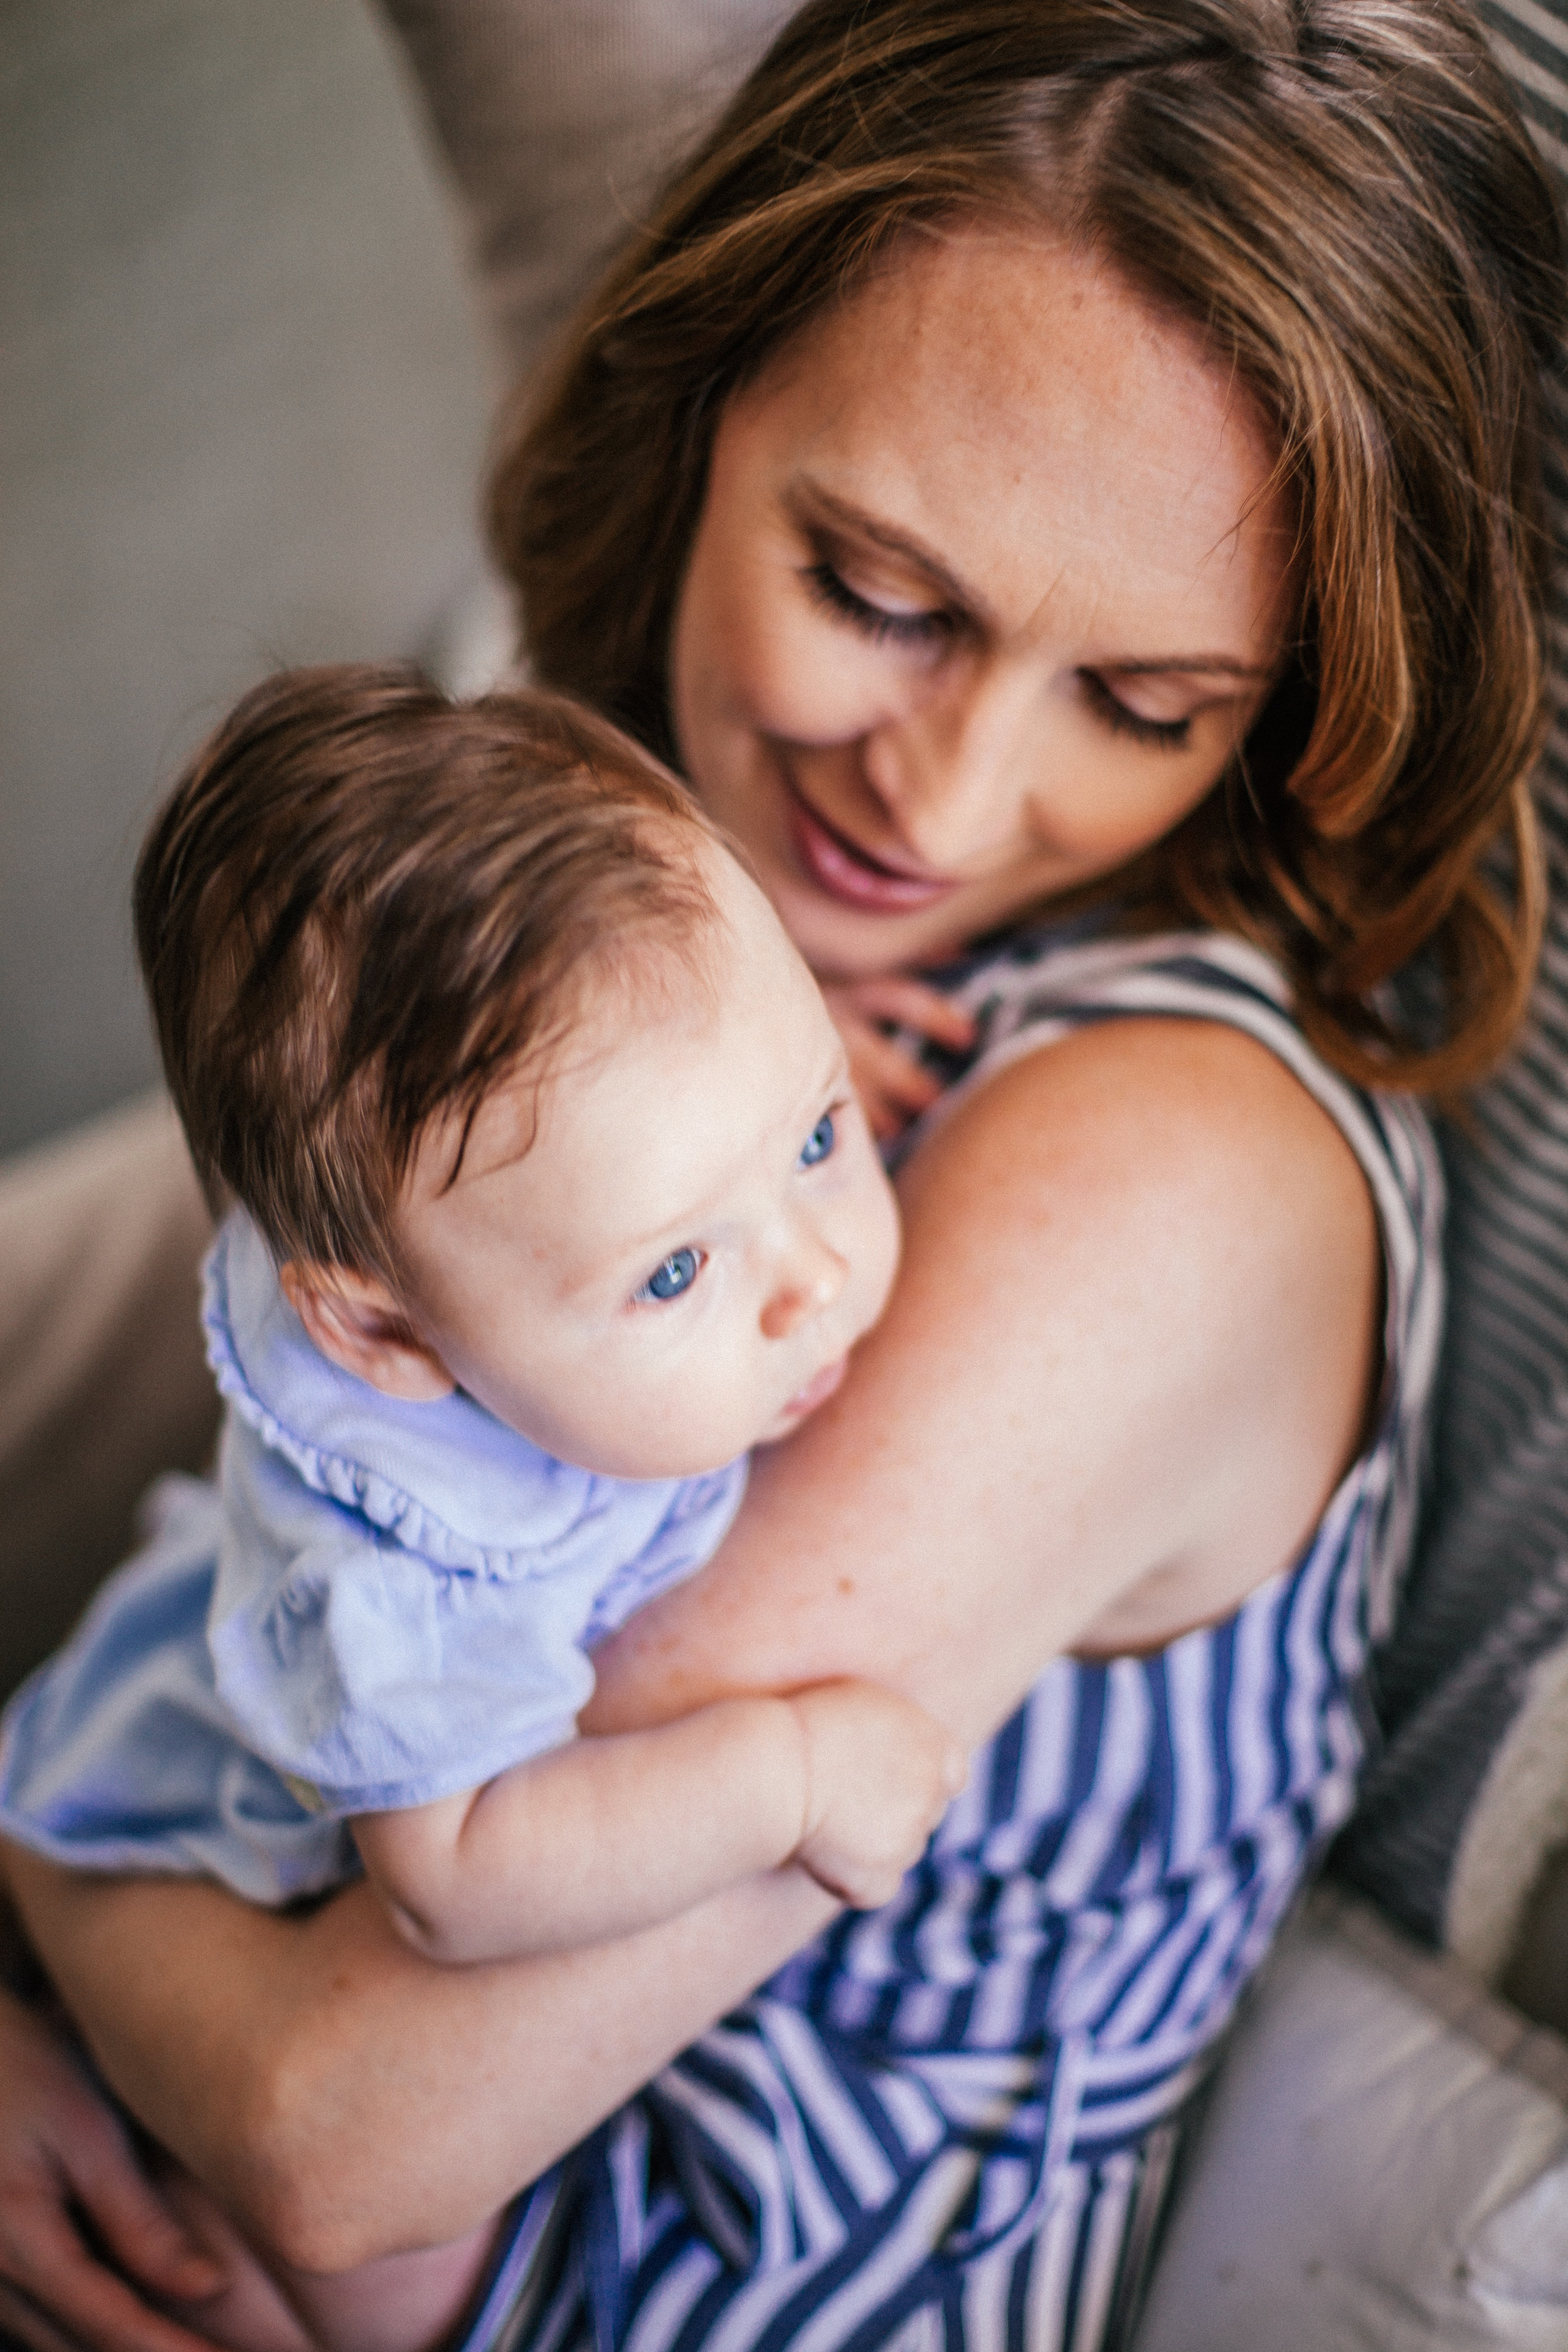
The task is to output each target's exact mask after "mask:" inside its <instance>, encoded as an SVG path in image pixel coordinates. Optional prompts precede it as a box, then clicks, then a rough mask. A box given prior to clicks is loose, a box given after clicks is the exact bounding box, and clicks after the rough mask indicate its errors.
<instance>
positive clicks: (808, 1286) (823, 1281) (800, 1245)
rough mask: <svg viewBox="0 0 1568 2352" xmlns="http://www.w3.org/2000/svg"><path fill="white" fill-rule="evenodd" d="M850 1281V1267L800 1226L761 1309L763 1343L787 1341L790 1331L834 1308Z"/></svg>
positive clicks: (824, 1243)
mask: <svg viewBox="0 0 1568 2352" xmlns="http://www.w3.org/2000/svg"><path fill="white" fill-rule="evenodd" d="M848 1278H849V1264H848V1260H847V1258H843V1257H840V1255H838V1252H837V1250H836V1249H833V1248H831V1247H830V1246H829V1244H827V1243H826V1241H824V1240H823V1238H822V1236H821V1234H817V1233H814V1232H813V1231H812V1230H811V1229H810V1227H808V1226H803V1227H801V1228H800V1229H799V1230H798V1231H797V1232H796V1233H795V1234H792V1236H791V1239H790V1246H789V1249H788V1251H787V1253H786V1255H785V1256H784V1259H783V1261H782V1262H781V1263H780V1265H778V1267H777V1268H776V1270H775V1272H774V1276H773V1284H772V1286H771V1287H770V1289H769V1292H768V1296H767V1299H766V1301H765V1303H764V1305H763V1313H762V1326H763V1339H788V1337H789V1335H790V1333H791V1332H792V1331H795V1330H798V1329H799V1328H800V1326H801V1325H802V1324H803V1323H807V1322H809V1321H810V1320H811V1318H812V1317H813V1316H814V1315H820V1314H822V1313H823V1312H824V1311H825V1310H826V1308H827V1307H831V1306H832V1305H833V1302H834V1300H835V1299H836V1298H837V1297H838V1294H839V1292H840V1291H841V1290H842V1289H843V1287H844V1285H845V1283H846V1282H847V1280H848Z"/></svg>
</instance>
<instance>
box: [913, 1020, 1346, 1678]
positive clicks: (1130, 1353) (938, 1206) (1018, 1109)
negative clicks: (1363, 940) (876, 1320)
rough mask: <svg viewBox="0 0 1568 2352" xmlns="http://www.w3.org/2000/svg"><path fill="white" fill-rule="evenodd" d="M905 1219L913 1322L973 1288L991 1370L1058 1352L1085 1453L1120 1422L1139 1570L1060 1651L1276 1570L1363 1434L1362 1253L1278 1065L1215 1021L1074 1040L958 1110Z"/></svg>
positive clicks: (1342, 1170) (1222, 1600)
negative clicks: (923, 1305) (1066, 1368)
mask: <svg viewBox="0 0 1568 2352" xmlns="http://www.w3.org/2000/svg"><path fill="white" fill-rule="evenodd" d="M905 1213H906V1219H907V1223H908V1230H909V1236H910V1240H909V1246H910V1269H911V1275H912V1277H913V1285H914V1286H915V1287H916V1288H917V1289H923V1288H925V1287H926V1286H928V1285H929V1286H931V1290H930V1296H929V1298H928V1312H930V1311H934V1313H935V1314H936V1316H937V1317H938V1318H941V1317H942V1316H944V1315H951V1314H954V1313H957V1312H959V1311H961V1310H960V1308H959V1298H960V1296H961V1294H962V1292H963V1290H965V1289H972V1290H973V1292H974V1293H975V1294H976V1295H977V1296H978V1295H984V1297H985V1298H986V1300H987V1302H988V1312H989V1317H990V1318H991V1337H992V1339H993V1341H994V1342H997V1343H999V1344H1001V1345H1003V1346H1004V1347H1005V1349H1007V1350H1008V1353H1009V1356H1010V1359H1011V1360H1012V1361H1013V1362H1014V1363H1015V1364H1022V1363H1023V1362H1025V1361H1026V1360H1028V1358H1029V1356H1030V1355H1031V1354H1034V1353H1035V1352H1037V1347H1041V1348H1043V1349H1044V1350H1045V1351H1046V1352H1047V1354H1048V1356H1049V1357H1050V1359H1051V1360H1053V1362H1055V1363H1056V1364H1057V1365H1058V1367H1059V1366H1060V1363H1061V1359H1062V1356H1063V1355H1064V1353H1070V1355H1071V1357H1072V1360H1074V1362H1075V1363H1076V1364H1077V1366H1078V1367H1079V1385H1078V1388H1077V1392H1076V1394H1075V1395H1074V1396H1073V1398H1072V1402H1071V1412H1072V1419H1073V1422H1074V1423H1075V1424H1077V1425H1078V1426H1079V1429H1080V1432H1081V1434H1082V1437H1083V1442H1084V1444H1086V1446H1087V1447H1088V1448H1089V1452H1090V1454H1091V1455H1092V1454H1097V1453H1099V1452H1100V1448H1101V1447H1102V1446H1104V1445H1105V1444H1106V1443H1107V1441H1106V1439H1105V1436H1104V1431H1105V1427H1106V1424H1107V1423H1110V1422H1111V1421H1114V1420H1120V1421H1121V1423H1122V1428H1121V1432H1120V1433H1119V1434H1117V1435H1115V1436H1113V1437H1112V1438H1111V1439H1110V1441H1109V1444H1110V1454H1111V1455H1112V1456H1113V1457H1115V1458H1116V1459H1117V1460H1118V1461H1119V1464H1120V1469H1119V1473H1118V1475H1120V1477H1121V1478H1122V1479H1125V1480H1126V1481H1129V1482H1136V1484H1137V1485H1138V1486H1140V1487H1141V1488H1142V1490H1143V1492H1144V1494H1145V1496H1146V1497H1147V1502H1148V1507H1149V1509H1150V1512H1151V1522H1150V1524H1149V1526H1148V1528H1147V1531H1146V1536H1145V1538H1144V1541H1143V1543H1142V1545H1141V1546H1139V1549H1140V1550H1141V1551H1142V1555H1143V1563H1144V1564H1143V1566H1142V1570H1141V1572H1140V1574H1139V1575H1138V1576H1137V1577H1136V1578H1134V1579H1133V1580H1131V1582H1130V1583H1129V1584H1126V1585H1124V1586H1121V1589H1120V1590H1118V1591H1114V1592H1111V1593H1110V1594H1109V1595H1108V1598H1107V1601H1106V1604H1105V1606H1104V1607H1103V1608H1101V1609H1100V1610H1098V1611H1096V1612H1093V1614H1092V1616H1091V1619H1090V1621H1089V1623H1088V1624H1087V1625H1086V1626H1085V1627H1084V1628H1083V1629H1082V1630H1081V1631H1080V1632H1079V1633H1078V1635H1077V1637H1076V1638H1077V1641H1078V1642H1079V1645H1081V1646H1088V1647H1092V1648H1108V1649H1110V1648H1121V1647H1133V1646H1144V1645H1145V1644H1149V1643H1155V1642H1158V1641H1162V1640H1167V1639H1169V1638H1170V1637H1171V1636H1172V1634H1173V1633H1176V1632H1179V1631H1182V1630H1184V1629H1185V1627H1186V1626H1188V1625H1190V1624H1194V1623H1197V1622H1203V1621H1204V1620H1205V1619H1207V1618H1211V1617H1214V1616H1216V1615H1218V1614H1220V1613H1222V1612H1224V1611H1226V1610H1227V1609H1229V1608H1231V1607H1234V1606H1235V1605H1236V1603H1237V1601H1239V1600H1240V1599H1241V1598H1243V1597H1244V1595H1245V1594H1246V1593H1247V1591H1251V1590H1252V1589H1253V1587H1254V1586H1255V1585H1257V1584H1258V1583H1259V1582H1261V1581H1262V1580H1265V1579H1266V1578H1267V1577H1268V1576H1269V1575H1271V1574H1272V1573H1273V1572H1274V1571H1275V1570H1277V1569H1278V1568H1279V1567H1280V1566H1282V1565H1283V1564H1284V1563H1285V1561H1286V1560H1287V1559H1289V1558H1290V1557H1292V1556H1293V1554H1294V1553H1295V1551H1296V1549H1298V1547H1299V1546H1300V1543H1301V1541H1302V1540H1303V1539H1304V1538H1305V1537H1306V1536H1307V1535H1308V1534H1309V1533H1310V1529H1311V1528H1312V1526H1313V1525H1314V1524H1315V1523H1316V1520H1317V1518H1318V1517H1320V1516H1321V1510H1322V1507H1323V1506H1324V1504H1325V1503H1326V1501H1327V1499H1328V1496H1329V1495H1330V1494H1331V1491H1332V1489H1333V1487H1334V1486H1335V1485H1336V1483H1337V1482H1338V1480H1339V1478H1340V1477H1341V1475H1342V1474H1343V1472H1344V1470H1345V1468H1346V1467H1347V1466H1348V1465H1349V1463H1350V1462H1351V1461H1352V1459H1353V1457H1354V1455H1355V1454H1356V1452H1357V1450H1358V1448H1359V1445H1360V1444H1361V1442H1362V1438H1363V1433H1364V1430H1365V1426H1366V1423H1367V1418H1368V1412H1369V1407H1370V1401H1371V1397H1372V1394H1373V1389H1374V1387H1375V1383H1376V1380H1377V1376H1378V1371H1379V1368H1380V1343H1379V1335H1378V1326H1379V1315H1380V1308H1381V1302H1382V1279H1381V1265H1382V1259H1381V1249H1380V1243H1379V1234H1378V1226H1377V1219H1376V1214H1375V1212H1374V1209H1373V1201H1372V1195H1371V1192H1370V1188H1369V1186H1368V1183H1367V1180H1366V1178H1365V1176H1364V1174H1363V1171H1362V1168H1361V1166H1360V1164H1359V1162H1358V1160H1357V1159H1356V1157H1355V1154H1354V1152H1353V1151H1352V1148H1351V1146H1350V1144H1349V1142H1348V1141H1347V1139H1346V1138H1345V1136H1344V1134H1343V1133H1342V1130H1341V1129H1340V1128H1339V1127H1338V1126H1337V1125H1336V1123H1335V1122H1334V1120H1333V1119H1332V1118H1331V1117H1330V1116H1329V1114H1328V1112H1327V1111H1326V1110H1325V1109H1324V1108H1323V1107H1322V1105H1321V1103H1320V1102H1319V1101H1318V1100H1317V1099H1316V1098H1315V1097H1314V1096H1313V1095H1311V1094H1310V1092H1309V1091H1308V1090H1307V1088H1306V1087H1304V1086H1303V1085H1302V1084H1301V1082H1300V1079H1299V1078H1298V1077H1297V1076H1295V1074H1294V1073H1293V1072H1292V1071H1291V1070H1290V1069H1289V1067H1288V1066H1287V1065H1286V1064H1285V1063H1284V1062H1282V1061H1281V1060H1280V1059H1279V1056H1278V1055H1275V1054H1274V1053H1272V1052H1271V1051H1270V1050H1269V1049H1268V1047H1267V1046H1266V1045H1261V1044H1259V1043H1258V1041H1257V1040H1256V1039H1254V1038H1253V1037H1251V1036H1249V1035H1247V1034H1246V1033H1245V1032H1243V1031H1241V1030H1238V1029H1236V1028H1233V1027H1231V1026H1229V1025H1227V1024H1221V1023H1217V1022H1206V1021H1191V1020H1134V1021H1124V1022H1113V1023H1112V1022H1107V1023H1101V1024H1096V1025H1095V1026H1093V1027H1091V1028H1085V1029H1082V1030H1079V1032H1078V1033H1077V1034H1075V1035H1073V1036H1072V1037H1070V1038H1068V1039H1066V1040H1064V1041H1062V1042H1061V1043H1060V1044H1058V1045H1052V1046H1051V1047H1049V1048H1047V1049H1044V1050H1042V1051H1040V1052H1038V1053H1035V1054H1030V1055H1026V1056H1025V1057H1023V1058H1021V1059H1019V1060H1017V1061H1015V1062H1014V1063H1012V1064H1011V1065H1010V1066H1008V1067H1006V1068H1005V1069H1004V1070H1002V1071H1000V1072H999V1073H998V1075H997V1076H996V1077H995V1078H994V1080H992V1081H991V1082H989V1083H987V1084H984V1085H982V1086H981V1087H977V1088H976V1089H975V1090H974V1091H973V1094H972V1095H971V1096H970V1097H968V1098H967V1099H966V1100H965V1102H964V1103H963V1105H962V1106H960V1107H959V1108H958V1109H957V1110H956V1111H955V1113H954V1115H953V1117H952V1118H951V1119H950V1120H949V1121H948V1122H947V1124H946V1126H945V1127H944V1128H943V1129H941V1130H939V1132H938V1134H937V1135H936V1136H935V1137H934V1138H933V1139H932V1143H931V1149H930V1150H929V1151H928V1152H926V1153H925V1154H923V1155H918V1156H917V1158H916V1159H915V1160H913V1161H912V1162H911V1165H910V1171H909V1176H908V1180H907V1182H906V1186H905ZM939 1290H940V1291H941V1292H942V1298H941V1302H940V1304H939V1302H938V1298H937V1296H936V1293H937V1292H938V1291H939ZM1107 1316H1109V1317H1110V1318H1111V1322H1112V1329H1113V1332H1114V1334H1116V1335H1119V1336H1114V1337H1113V1336H1110V1335H1108V1334H1106V1333H1105V1332H1104V1330H1103V1328H1102V1323H1103V1318H1106V1317H1107ZM1035 1318H1045V1319H1046V1323H1047V1328H1048V1333H1049V1336H1048V1338H1046V1339H1043V1340H1042V1341H1041V1342H1039V1343H1036V1342H1034V1341H1033V1340H1032V1339H1031V1337H1030V1330H1031V1327H1032V1325H1033V1323H1034V1320H1035ZM1058 1381H1060V1371H1059V1370H1058ZM1090 1423H1092V1424H1093V1427H1092V1428H1091V1427H1090V1426H1089V1424H1090ZM1155 1519H1163V1536H1162V1533H1161V1530H1160V1528H1158V1527H1157V1526H1156V1525H1155V1524H1153V1521H1154V1520H1155Z"/></svg>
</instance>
